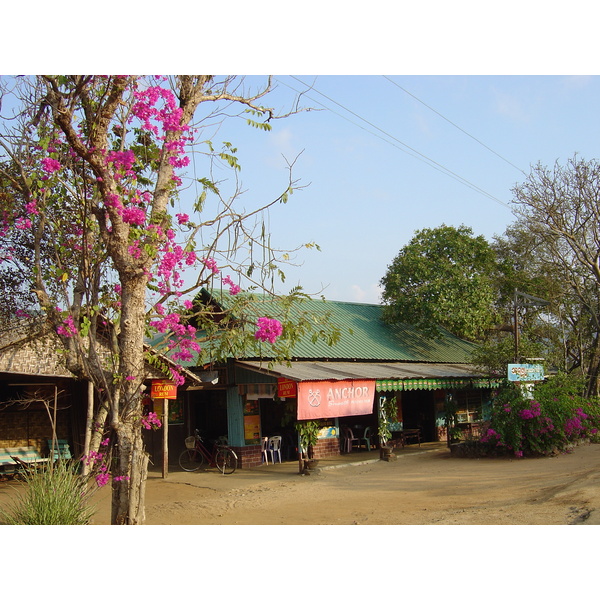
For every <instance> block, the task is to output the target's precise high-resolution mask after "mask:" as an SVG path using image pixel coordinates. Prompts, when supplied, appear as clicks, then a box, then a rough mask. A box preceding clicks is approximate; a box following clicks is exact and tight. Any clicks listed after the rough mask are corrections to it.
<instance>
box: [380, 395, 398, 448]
mask: <svg viewBox="0 0 600 600" xmlns="http://www.w3.org/2000/svg"><path fill="white" fill-rule="evenodd" d="M396 414H397V401H396V398H395V397H394V398H381V404H380V405H379V429H378V431H377V432H378V434H379V443H380V457H381V458H382V459H383V460H390V456H391V455H392V450H393V448H392V447H391V446H389V445H388V442H389V441H390V440H391V439H392V431H391V429H390V424H391V423H395V422H396Z"/></svg>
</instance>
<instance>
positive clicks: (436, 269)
mask: <svg viewBox="0 0 600 600" xmlns="http://www.w3.org/2000/svg"><path fill="white" fill-rule="evenodd" d="M494 264H495V263H494V253H493V251H492V249H491V248H490V245H489V243H488V242H487V240H486V239H485V238H484V237H483V236H475V235H474V234H473V231H472V229H471V228H470V227H466V226H464V225H462V226H460V227H451V226H447V225H441V226H440V227H436V228H435V229H422V230H420V231H417V232H416V234H415V236H414V237H413V238H412V239H411V240H410V242H409V243H408V244H407V245H406V246H404V247H403V248H402V249H401V250H400V252H399V253H398V255H397V256H396V258H395V259H394V260H393V261H392V263H391V265H390V266H389V267H388V269H387V272H386V274H385V276H384V277H383V279H382V280H381V285H382V286H383V301H384V303H385V310H384V316H385V318H386V319H387V320H389V321H393V322H405V323H411V324H414V325H416V326H417V327H418V328H419V329H421V330H422V331H424V332H426V333H428V334H430V335H439V331H440V330H439V327H440V326H442V327H445V328H446V329H448V330H449V331H451V332H452V333H453V334H455V335H457V336H459V337H462V338H465V339H469V340H478V339H480V338H481V337H482V335H483V334H484V332H485V331H486V329H488V328H489V327H490V326H491V324H492V322H493V318H494V315H493V312H492V311H491V310H490V309H491V307H492V306H493V301H494V289H493V286H492V283H491V276H492V274H493V272H494Z"/></svg>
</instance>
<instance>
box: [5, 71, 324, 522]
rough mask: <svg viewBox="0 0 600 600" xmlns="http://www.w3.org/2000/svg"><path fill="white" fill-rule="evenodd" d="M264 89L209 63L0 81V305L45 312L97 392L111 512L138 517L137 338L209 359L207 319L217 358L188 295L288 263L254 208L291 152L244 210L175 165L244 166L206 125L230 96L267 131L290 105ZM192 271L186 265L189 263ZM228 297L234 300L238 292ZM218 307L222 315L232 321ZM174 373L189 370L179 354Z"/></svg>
mask: <svg viewBox="0 0 600 600" xmlns="http://www.w3.org/2000/svg"><path fill="white" fill-rule="evenodd" d="M270 89H271V82H270V79H269V80H268V81H267V82H266V84H265V86H264V88H263V89H261V90H259V91H257V92H255V93H248V92H246V91H244V88H243V82H241V81H239V80H237V79H235V78H229V77H227V78H224V79H222V80H218V79H217V78H215V77H213V76H208V75H197V76H188V75H181V76H176V77H171V78H167V77H132V76H104V77H99V76H43V77H42V76H40V77H31V78H18V79H13V78H5V79H4V80H3V82H2V92H3V100H4V106H5V109H6V106H8V105H9V104H10V105H11V106H12V107H14V109H13V110H14V113H13V115H12V116H10V115H9V116H6V117H4V119H3V126H4V129H3V130H2V131H1V132H0V144H1V147H2V149H3V152H4V154H3V156H1V157H0V202H1V203H2V205H1V210H2V218H3V223H2V225H1V227H2V233H3V237H2V240H1V242H0V244H1V246H0V273H1V276H2V280H3V281H4V282H10V284H11V286H12V289H13V290H14V292H15V293H14V294H13V298H12V299H11V300H10V302H9V303H5V304H4V306H3V310H4V311H6V310H11V308H12V309H15V308H16V309H18V312H17V313H16V314H17V315H18V316H22V317H23V320H24V319H27V318H29V319H30V320H33V319H31V317H33V316H36V317H40V316H42V317H43V318H42V322H43V324H44V327H46V328H47V331H51V332H53V333H54V334H55V335H56V336H57V339H58V340H59V342H60V344H61V345H62V348H63V353H64V356H65V362H66V365H67V367H68V369H69V370H70V371H71V372H72V373H73V374H75V375H76V376H77V377H79V378H82V379H86V380H88V381H91V382H92V383H93V385H94V388H95V390H96V392H97V394H98V395H99V396H100V398H101V400H102V402H101V404H100V408H99V413H98V414H97V415H96V419H95V421H96V424H97V426H98V428H99V433H98V435H97V436H96V443H97V444H99V443H100V439H101V438H103V443H109V442H112V443H114V444H115V446H113V447H116V456H115V465H116V466H114V467H111V472H110V474H111V475H112V492H113V495H112V522H113V523H115V524H139V523H143V521H144V482H145V478H146V473H147V462H148V455H147V453H146V452H145V450H144V447H143V440H142V435H141V427H142V403H141V398H142V393H141V392H142V389H143V382H144V378H145V365H146V363H147V361H151V360H153V355H151V354H149V353H148V352H147V351H146V349H145V346H144V341H145V338H146V336H151V335H153V333H156V332H160V333H162V334H168V348H169V350H170V351H172V352H174V351H175V350H177V352H176V354H174V355H173V356H174V357H175V360H177V361H180V362H183V361H189V360H191V359H193V358H194V357H195V356H199V358H198V360H199V361H200V362H202V361H203V360H204V355H205V354H206V352H205V350H203V348H202V347H201V345H200V343H199V339H198V336H197V328H202V327H203V325H206V328H207V330H209V331H210V352H211V357H212V358H213V359H214V358H218V357H219V356H221V355H224V354H225V353H226V349H227V348H226V346H227V345H228V339H227V336H223V341H222V343H220V342H219V336H218V328H215V314H214V312H213V310H212V308H211V307H210V306H198V305H196V306H192V302H191V300H190V294H191V293H192V292H193V291H194V290H197V289H199V288H201V287H203V286H212V285H219V286H225V287H226V288H227V289H228V290H229V292H230V293H231V294H232V295H234V296H235V295H236V294H237V292H238V291H239V290H240V289H241V285H240V284H243V285H247V286H248V287H249V288H250V289H255V288H257V287H259V288H261V289H263V290H265V291H269V292H271V293H273V285H274V275H280V276H281V277H283V272H282V271H281V269H280V267H279V266H278V265H281V264H282V263H283V262H285V261H286V257H287V254H286V253H284V252H283V251H278V250H276V249H273V248H271V245H270V241H269V240H270V238H269V236H268V232H266V228H265V226H264V221H262V219H261V215H262V214H263V213H264V211H266V210H267V209H268V208H269V207H271V206H274V205H275V204H279V203H285V202H286V201H287V199H288V196H289V195H290V194H291V193H293V191H294V190H295V189H297V187H298V186H297V182H295V181H293V179H292V166H293V162H292V163H290V164H289V179H288V181H286V182H285V184H284V185H283V191H282V193H281V195H279V196H278V197H276V198H273V199H272V200H271V201H268V202H266V203H264V204H263V205H262V206H257V207H254V208H252V209H250V210H248V211H246V212H244V211H243V210H242V211H239V210H238V209H236V205H235V200H236V198H237V195H238V193H237V192H238V190H237V189H236V191H234V193H233V194H232V195H226V194H224V193H222V191H221V184H220V183H218V182H217V181H215V180H214V179H213V178H211V177H210V171H209V172H208V174H207V176H205V177H198V176H197V175H194V176H193V177H191V178H190V177H189V176H187V178H186V174H185V172H184V170H185V169H186V168H188V167H190V166H191V163H190V158H189V153H190V152H194V153H195V154H194V156H195V157H196V158H200V157H201V156H204V157H205V158H207V159H210V160H211V161H221V162H223V163H224V164H225V165H226V166H228V167H229V168H230V169H231V170H232V172H233V173H237V172H238V171H239V170H240V165H239V162H238V160H237V157H236V150H235V148H234V147H233V145H232V144H231V143H229V142H224V143H223V145H222V147H219V148H216V147H215V142H214V140H210V139H206V140H203V139H202V135H203V131H204V129H203V127H205V126H206V124H207V123H210V122H211V120H214V119H222V118H224V115H225V112H224V107H226V108H227V109H228V110H229V111H230V110H231V109H232V107H235V106H239V107H240V111H239V113H238V114H239V115H240V116H245V117H246V119H247V121H248V122H249V123H250V124H251V125H254V126H255V127H257V128H259V129H264V130H269V129H270V128H271V122H272V121H273V120H274V119H277V118H281V117H283V116H286V115H276V113H275V111H274V109H272V108H268V107H264V106H262V105H261V104H260V102H261V101H262V99H263V98H264V97H265V96H266V95H267V94H268V93H269V91H270ZM219 107H221V108H219ZM200 144H202V147H203V148H204V150H203V153H202V155H201V154H200V153H199V148H200ZM206 168H207V170H208V169H209V167H208V166H207V167H206ZM185 181H187V182H190V181H192V182H194V181H195V183H197V184H199V186H200V193H199V194H198V196H197V197H196V198H195V199H194V200H193V201H192V202H191V204H192V210H191V211H187V210H185V196H186V195H187V196H189V195H190V193H191V192H190V191H189V190H186V188H185V186H184V182H185ZM208 205H210V206H211V207H212V209H213V212H211V214H210V215H207V214H206V213H207V212H208V208H207V206H208ZM188 212H190V213H192V216H190V215H189V214H188ZM186 269H188V270H190V269H191V270H192V272H193V273H194V278H193V279H191V280H188V279H186V278H185V277H184V275H183V274H184V272H185V271H186ZM261 274H263V275H262V276H260V275H261ZM257 275H258V277H257ZM232 276H233V277H235V278H236V281H234V279H232ZM30 291H32V292H33V295H31V294H30ZM11 294H12V292H11ZM290 296H291V300H293V299H296V298H300V297H302V293H301V291H300V290H294V291H293V293H292V294H290ZM244 302H247V300H244ZM11 303H12V304H11ZM238 310H239V309H238ZM230 311H231V313H232V314H236V305H235V303H234V305H233V307H232V308H231V309H230ZM5 314H6V312H5ZM13 314H15V313H13ZM226 317H227V315H225V314H220V315H218V320H219V321H220V322H222V323H223V327H222V330H225V331H227V328H228V326H227V319H226ZM191 319H194V323H195V324H196V326H192V325H191V324H190V323H191ZM299 320H300V321H302V326H305V327H309V326H310V324H311V323H314V320H313V319H311V318H310V316H307V317H306V319H304V318H300V319H299ZM285 326H287V330H288V331H293V327H294V324H292V323H290V324H285V323H284V324H283V325H282V326H281V328H280V329H278V328H277V327H275V328H273V327H274V322H273V320H269V323H266V322H265V321H263V322H261V323H259V324H257V325H255V326H254V331H248V330H246V331H245V333H244V337H242V338H240V337H238V338H237V341H236V344H237V345H236V348H238V349H239V348H243V347H244V344H252V343H256V339H255V337H256V338H257V339H266V340H268V342H274V341H275V340H276V339H277V337H279V336H281V335H282V334H284V331H285ZM265 328H266V329H268V331H266V329H265ZM273 331H275V333H273ZM319 332H320V335H323V336H328V335H329V333H331V331H330V330H327V328H326V327H325V328H324V329H323V328H321V329H319ZM282 358H283V357H282ZM155 364H156V365H157V366H159V367H160V366H162V365H161V363H156V362H155ZM167 375H168V376H169V377H171V378H172V379H173V380H174V381H175V382H176V383H181V382H182V376H181V374H180V372H178V370H177V369H176V368H170V369H169V370H168V371H167ZM100 434H102V435H100ZM92 451H93V449H92Z"/></svg>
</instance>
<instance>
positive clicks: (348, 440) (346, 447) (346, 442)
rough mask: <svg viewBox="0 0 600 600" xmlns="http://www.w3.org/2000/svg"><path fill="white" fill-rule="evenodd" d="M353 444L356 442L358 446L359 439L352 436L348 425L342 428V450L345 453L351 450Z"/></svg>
mask: <svg viewBox="0 0 600 600" xmlns="http://www.w3.org/2000/svg"><path fill="white" fill-rule="evenodd" d="M354 444H358V445H359V447H360V439H359V438H357V437H354V433H353V432H352V429H350V428H349V427H345V428H344V439H343V451H344V452H345V453H348V452H352V447H353V446H354Z"/></svg>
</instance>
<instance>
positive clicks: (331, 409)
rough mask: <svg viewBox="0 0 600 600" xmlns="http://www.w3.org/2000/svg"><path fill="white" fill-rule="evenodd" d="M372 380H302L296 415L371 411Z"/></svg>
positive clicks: (309, 416) (326, 415)
mask: <svg viewBox="0 0 600 600" xmlns="http://www.w3.org/2000/svg"><path fill="white" fill-rule="evenodd" d="M374 399H375V380H374V379H360V380H356V379H355V380H351V381H301V382H299V383H298V419H300V420H303V419H326V418H332V417H347V416H351V415H368V414H371V413H372V412H373V400H374Z"/></svg>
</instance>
